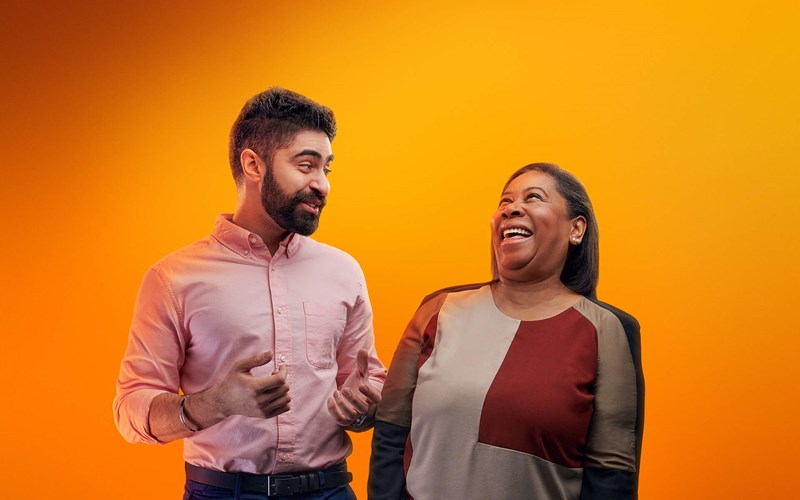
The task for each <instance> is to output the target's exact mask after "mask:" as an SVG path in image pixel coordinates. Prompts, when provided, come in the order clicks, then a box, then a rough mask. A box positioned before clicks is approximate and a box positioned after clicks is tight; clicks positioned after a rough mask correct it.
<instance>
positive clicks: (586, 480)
mask: <svg viewBox="0 0 800 500" xmlns="http://www.w3.org/2000/svg"><path fill="white" fill-rule="evenodd" d="M643 401H644V383H643V378H642V371H641V364H640V356H639V328H638V324H637V322H636V320H635V319H634V318H632V317H631V316H629V315H627V314H625V313H623V312H622V311H619V310H617V309H614V308H612V307H611V306H607V305H605V304H601V303H597V302H593V301H591V300H589V299H587V298H582V299H580V300H579V301H578V302H577V303H576V304H575V305H574V306H572V307H571V308H569V309H567V310H565V311H563V312H561V313H560V314H557V315H556V316H553V317H551V318H547V319H544V320H540V321H520V320H516V319H513V318H511V317H509V316H506V315H505V314H504V313H502V312H501V311H500V310H499V309H498V308H497V307H496V306H495V303H494V300H493V298H492V293H491V289H490V286H489V285H488V284H487V285H476V286H474V287H472V288H469V287H467V289H466V290H464V289H459V290H457V291H452V289H451V291H449V292H445V293H441V294H439V295H436V296H434V297H433V298H431V299H430V300H428V301H427V302H425V303H423V305H422V306H421V307H420V309H419V310H418V311H417V313H416V315H415V316H414V318H413V319H412V320H411V323H410V324H409V326H408V328H407V329H406V332H405V334H404V335H403V338H402V340H401V341H400V344H399V346H398V348H397V351H396V352H395V356H394V359H393V361H392V365H391V368H390V370H389V377H388V379H387V382H386V385H385V387H384V391H383V401H382V402H381V404H380V406H379V410H378V416H377V420H378V422H376V427H375V434H374V437H373V456H372V462H371V471H370V484H369V493H370V498H371V499H378V498H402V497H403V496H404V495H405V492H404V490H403V488H404V487H405V489H406V490H407V493H408V494H409V495H410V496H411V497H413V498H415V499H417V500H424V499H446V498H458V499H472V498H474V499H485V498H541V499H577V498H603V499H607V498H635V497H636V489H637V477H638V468H639V467H638V465H639V455H640V449H641V448H640V447H641V437H642V428H643ZM409 431H410V432H409Z"/></svg>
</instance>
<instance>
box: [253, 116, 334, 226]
mask: <svg viewBox="0 0 800 500" xmlns="http://www.w3.org/2000/svg"><path fill="white" fill-rule="evenodd" d="M267 160H268V159H265V161H267ZM331 161H333V154H332V153H331V141H330V140H329V139H328V136H327V135H325V134H324V133H323V132H319V131H311V130H305V131H302V132H300V133H298V134H297V135H296V136H295V138H294V139H293V140H292V142H291V143H290V144H289V145H288V146H286V147H285V148H281V149H278V150H276V151H275V153H274V155H273V157H272V162H271V164H270V162H267V169H266V175H265V176H264V182H263V184H262V187H261V204H262V205H263V206H264V210H266V211H267V214H268V215H269V216H270V217H271V218H272V220H274V221H275V223H276V224H278V225H279V226H280V227H282V228H283V229H285V230H286V231H290V232H294V233H299V234H302V235H304V236H308V235H310V234H312V233H313V232H314V231H316V230H317V226H318V225H319V216H320V214H321V213H322V209H323V207H324V206H325V204H326V197H327V196H328V192H330V183H329V182H328V172H330V168H329V167H330V164H331Z"/></svg>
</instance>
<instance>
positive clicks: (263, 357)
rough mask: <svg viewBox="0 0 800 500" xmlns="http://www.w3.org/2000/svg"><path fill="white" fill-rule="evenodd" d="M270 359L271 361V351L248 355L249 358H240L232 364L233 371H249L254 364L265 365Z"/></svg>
mask: <svg viewBox="0 0 800 500" xmlns="http://www.w3.org/2000/svg"><path fill="white" fill-rule="evenodd" d="M270 361H272V352H271V351H265V352H260V353H258V354H256V355H255V356H250V357H249V358H242V359H240V360H239V361H237V362H236V363H235V364H234V365H233V371H237V372H249V371H250V370H252V369H253V368H255V367H256V366H261V365H266V364H267V363H269V362H270Z"/></svg>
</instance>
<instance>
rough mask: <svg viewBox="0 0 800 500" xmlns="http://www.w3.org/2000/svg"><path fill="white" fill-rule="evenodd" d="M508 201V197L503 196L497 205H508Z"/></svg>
mask: <svg viewBox="0 0 800 500" xmlns="http://www.w3.org/2000/svg"><path fill="white" fill-rule="evenodd" d="M509 203H511V200H509V199H508V198H503V199H502V200H500V204H499V205H497V206H498V207H502V206H503V205H508V204H509Z"/></svg>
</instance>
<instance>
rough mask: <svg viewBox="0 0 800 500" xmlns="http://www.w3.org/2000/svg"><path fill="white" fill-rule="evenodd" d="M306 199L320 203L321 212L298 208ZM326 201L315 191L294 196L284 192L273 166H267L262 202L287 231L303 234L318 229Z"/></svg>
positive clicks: (277, 222)
mask: <svg viewBox="0 0 800 500" xmlns="http://www.w3.org/2000/svg"><path fill="white" fill-rule="evenodd" d="M304 201H315V202H317V203H319V212H318V213H316V214H314V213H311V212H308V211H306V210H303V209H300V210H298V208H299V207H298V206H299V205H300V203H303V202H304ZM325 203H326V201H325V197H324V196H322V195H321V194H319V193H317V192H315V191H311V192H308V193H297V194H296V195H294V196H289V195H288V194H286V193H284V192H283V191H282V190H281V188H280V186H278V183H277V182H275V177H273V175H272V166H271V165H270V166H267V172H266V175H264V184H263V185H262V187H261V204H262V205H263V206H264V210H266V211H267V214H269V216H270V217H272V220H274V221H275V223H276V224H278V225H279V226H280V227H282V228H283V229H285V230H286V231H289V232H292V233H298V234H302V235H303V236H308V235H310V234H312V233H313V232H314V231H316V230H317V226H318V225H319V216H320V215H322V209H323V208H324V207H325Z"/></svg>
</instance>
